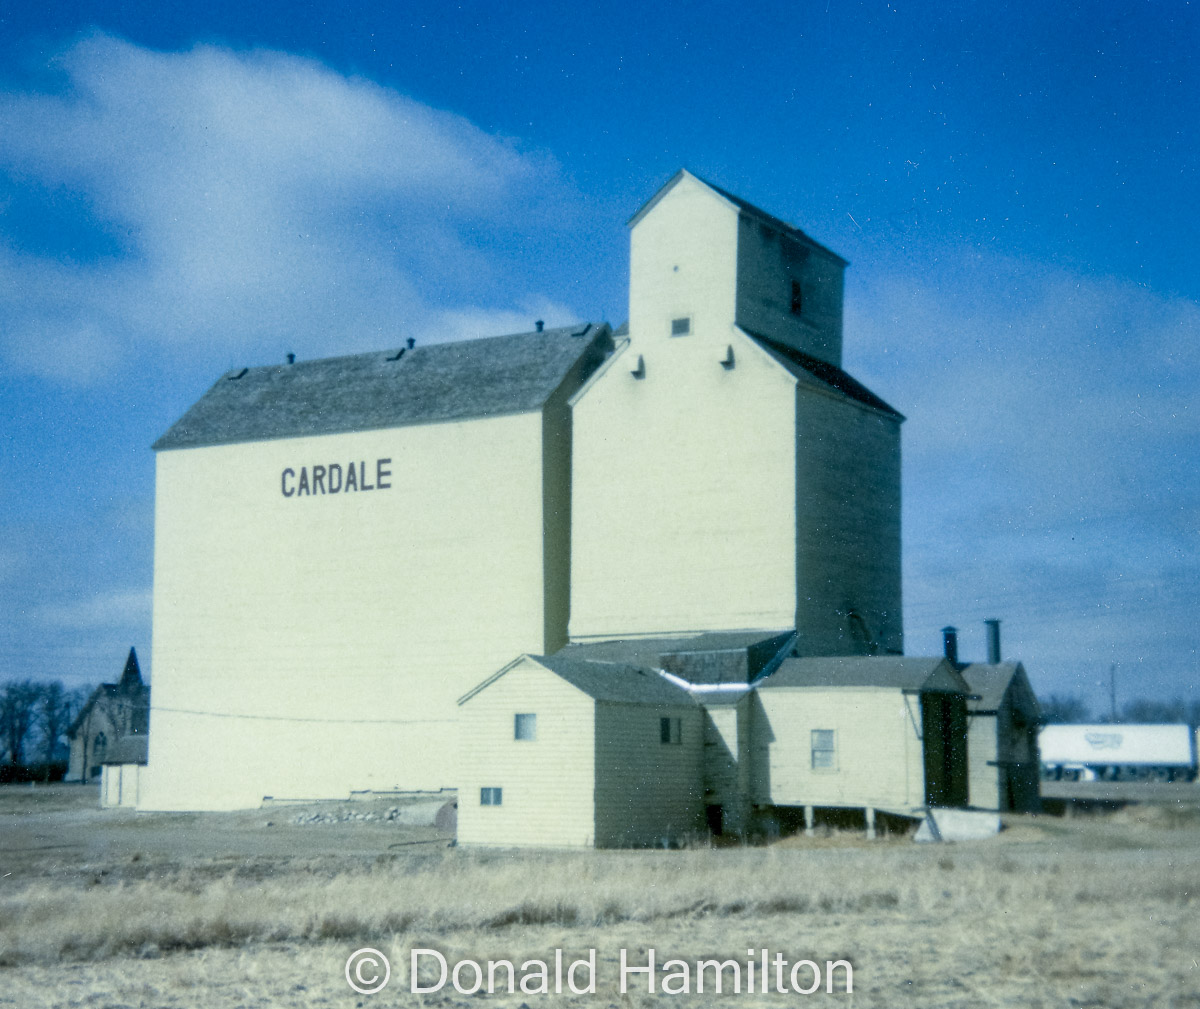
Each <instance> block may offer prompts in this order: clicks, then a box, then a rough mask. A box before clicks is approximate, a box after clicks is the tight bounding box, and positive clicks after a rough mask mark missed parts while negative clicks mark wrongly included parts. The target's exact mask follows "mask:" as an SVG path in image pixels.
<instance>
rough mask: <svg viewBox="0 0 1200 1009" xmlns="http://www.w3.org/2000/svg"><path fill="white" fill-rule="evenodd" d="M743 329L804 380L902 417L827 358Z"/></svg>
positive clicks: (901, 415)
mask: <svg viewBox="0 0 1200 1009" xmlns="http://www.w3.org/2000/svg"><path fill="white" fill-rule="evenodd" d="M742 332H744V333H745V334H746V335H747V336H749V337H750V338H751V339H752V340H754V342H755V343H757V344H758V345H759V346H761V347H762V348H763V349H764V350H766V351H767V353H769V354H770V355H771V356H772V357H773V358H775V360H776V361H778V362H779V363H780V364H781V365H783V367H784V368H786V369H787V370H788V371H789V372H791V373H792V374H793V375H795V376H796V377H797V378H801V379H804V380H806V381H813V380H816V381H817V382H819V383H820V384H821V385H823V386H825V387H827V388H829V389H833V390H834V391H835V392H839V393H841V394H842V395H843V396H845V397H846V398H847V399H852V400H855V401H856V402H858V403H863V404H864V405H866V406H869V407H873V408H874V409H876V410H880V411H882V412H883V413H886V414H888V415H890V416H892V417H895V418H897V419H898V420H904V414H902V413H900V411H899V410H896V409H895V408H894V407H891V406H889V405H888V404H887V403H885V402H884V401H883V400H882V399H880V398H879V397H878V396H876V395H875V393H873V392H872V391H871V390H870V389H868V388H867V387H866V386H865V385H863V384H862V383H861V382H860V381H858V379H856V378H854V377H852V376H851V375H850V374H848V373H847V372H844V371H842V369H841V368H839V367H837V366H836V365H832V364H830V363H829V362H828V361H822V360H821V359H820V358H817V357H813V356H812V355H811V354H806V353H804V351H802V350H797V349H796V348H795V347H789V346H787V344H784V343H780V342H779V341H778V340H772V339H771V338H770V337H769V336H763V335H762V334H761V333H755V332H754V331H752V330H749V329H743V330H742Z"/></svg>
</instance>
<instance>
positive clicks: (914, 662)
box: [753, 656, 969, 815]
mask: <svg viewBox="0 0 1200 1009" xmlns="http://www.w3.org/2000/svg"><path fill="white" fill-rule="evenodd" d="M968 693H969V690H968V688H967V685H966V683H965V682H964V680H963V679H962V677H961V676H960V675H959V674H958V672H957V671H956V670H955V668H954V667H953V666H952V665H951V664H950V663H949V662H947V661H946V660H945V659H923V658H901V657H892V656H877V657H838V658H805V659H788V660H786V661H784V662H783V663H782V665H781V666H780V667H779V669H778V670H777V671H776V672H775V673H774V674H772V675H771V676H769V677H768V678H767V679H766V680H764V681H762V682H761V683H760V684H758V685H757V689H756V695H757V700H756V703H755V707H754V712H753V718H754V727H753V735H754V753H753V762H754V768H753V789H754V801H755V804H756V805H758V806H806V807H812V806H825V807H829V806H833V807H849V808H863V809H867V810H873V809H879V810H884V811H888V812H893V813H898V814H902V815H912V814H915V813H918V812H920V811H921V810H923V809H924V808H925V807H927V806H961V805H965V804H966V802H967V781H968V779H967V713H966V697H967V694H968Z"/></svg>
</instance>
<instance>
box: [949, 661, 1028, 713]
mask: <svg viewBox="0 0 1200 1009" xmlns="http://www.w3.org/2000/svg"><path fill="white" fill-rule="evenodd" d="M960 672H961V674H962V678H963V679H964V680H966V681H967V684H968V685H969V686H970V688H971V693H972V694H975V695H976V696H975V697H974V698H973V699H972V700H971V701H970V703H969V704H968V708H969V709H970V710H971V711H973V712H976V713H978V714H985V713H988V712H993V711H999V710H1000V705H1001V704H1002V703H1003V702H1004V695H1005V694H1006V693H1008V690H1009V687H1010V686H1012V685H1013V681H1014V680H1017V679H1018V674H1019V680H1024V681H1025V682H1024V685H1023V686H1024V688H1025V689H1023V690H1022V691H1021V693H1022V694H1023V695H1024V696H1023V697H1022V698H1021V699H1022V700H1028V699H1029V698H1032V700H1033V705H1034V706H1036V704H1037V698H1036V696H1034V693H1033V690H1032V688H1029V687H1028V679H1027V678H1026V676H1025V669H1024V667H1023V666H1022V665H1021V663H1019V662H999V663H997V664H995V665H990V664H989V663H986V662H975V663H972V664H971V665H969V666H965V667H963V668H962V669H961V670H960Z"/></svg>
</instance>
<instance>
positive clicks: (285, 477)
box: [279, 459, 392, 497]
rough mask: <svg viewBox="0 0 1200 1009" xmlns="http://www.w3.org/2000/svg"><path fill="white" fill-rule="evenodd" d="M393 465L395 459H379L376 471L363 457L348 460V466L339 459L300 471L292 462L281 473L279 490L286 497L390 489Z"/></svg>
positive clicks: (376, 461)
mask: <svg viewBox="0 0 1200 1009" xmlns="http://www.w3.org/2000/svg"><path fill="white" fill-rule="evenodd" d="M391 465H392V460H391V459H376V460H375V467H374V472H372V471H371V470H370V469H368V468H367V462H366V460H365V459H360V460H358V461H357V462H354V461H351V462H348V463H346V465H345V466H343V465H342V464H341V463H339V462H330V463H326V464H325V465H321V464H319V463H318V464H317V465H315V466H301V467H300V472H299V473H297V472H296V470H295V469H293V468H292V467H291V466H288V467H287V468H286V469H285V470H284V471H283V472H282V473H281V474H280V475H279V490H280V492H281V493H282V494H283V496H284V497H305V496H310V495H313V494H349V493H351V492H355V491H364V490H388V489H389V488H390V487H391V486H392V471H391V469H390V467H391ZM372 480H374V483H372V482H371V481H372Z"/></svg>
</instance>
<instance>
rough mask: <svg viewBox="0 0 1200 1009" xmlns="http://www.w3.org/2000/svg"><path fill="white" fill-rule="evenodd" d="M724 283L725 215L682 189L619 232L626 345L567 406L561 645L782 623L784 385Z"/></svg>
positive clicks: (729, 260) (788, 560)
mask: <svg viewBox="0 0 1200 1009" xmlns="http://www.w3.org/2000/svg"><path fill="white" fill-rule="evenodd" d="M736 277H737V213H736V212H735V211H734V210H733V209H732V208H731V206H730V204H728V202H727V201H725V200H723V199H721V198H718V197H716V196H715V194H713V193H712V191H711V190H709V189H708V188H707V187H704V186H702V185H701V184H699V183H697V182H695V180H692V179H690V178H687V177H685V178H684V179H683V180H682V181H681V182H680V183H679V184H678V185H677V186H675V187H674V188H673V189H671V190H670V191H669V192H668V193H666V195H665V196H663V197H662V199H661V200H660V201H659V202H658V203H657V205H655V206H654V207H653V208H652V209H651V210H650V212H648V213H647V214H646V216H644V217H643V218H641V220H640V221H638V222H637V224H636V225H635V227H634V228H633V230H632V234H631V273H630V296H629V297H630V302H629V317H630V338H629V339H630V342H629V346H628V347H627V348H626V349H625V351H624V352H623V353H622V354H621V355H620V356H619V357H618V358H617V359H616V360H614V361H612V362H610V364H609V365H608V366H607V367H606V368H605V369H603V370H602V372H601V373H599V374H598V375H597V376H596V377H595V378H594V379H593V380H592V382H591V383H589V385H587V386H585V388H584V390H583V392H582V393H581V394H580V395H579V396H578V397H577V398H576V400H575V404H574V425H575V438H574V453H573V470H572V479H573V487H574V500H573V510H574V515H573V526H572V540H571V548H572V578H571V625H570V633H571V637H572V638H573V639H576V640H581V639H587V638H603V637H617V636H622V635H637V634H672V633H683V632H690V631H700V630H729V629H739V628H749V627H755V628H756V627H789V626H791V625H792V622H793V620H794V615H795V591H796V590H795V570H794V556H795V544H794V535H795V518H794V515H795V499H794V480H795V477H794V472H793V466H794V447H793V444H792V432H793V425H794V405H793V386H794V383H793V380H792V379H791V377H790V376H789V375H787V374H786V372H785V371H784V370H783V369H781V368H780V367H779V366H778V365H777V364H775V362H774V361H772V360H770V359H769V358H768V357H767V356H766V355H765V354H763V353H762V352H761V350H759V349H758V348H757V347H755V346H753V344H752V343H751V341H750V340H749V339H748V338H746V337H745V336H744V335H743V334H741V333H740V332H738V331H737V329H736V328H735V327H734V315H735V300H736V298H735V294H736V291H735V284H736ZM684 318H686V319H687V320H688V321H689V331H688V332H687V333H686V334H685V335H679V336H672V335H671V321H672V319H684ZM731 347H732V348H733V354H734V359H733V367H731V368H730V367H724V366H722V361H723V360H725V359H726V357H727V354H728V350H729V348H731ZM639 357H640V359H641V361H642V363H643V365H644V370H643V371H642V373H641V376H640V377H635V375H634V374H632V373H631V372H632V369H633V368H634V366H635V363H636V362H637V360H638V359H639Z"/></svg>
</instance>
